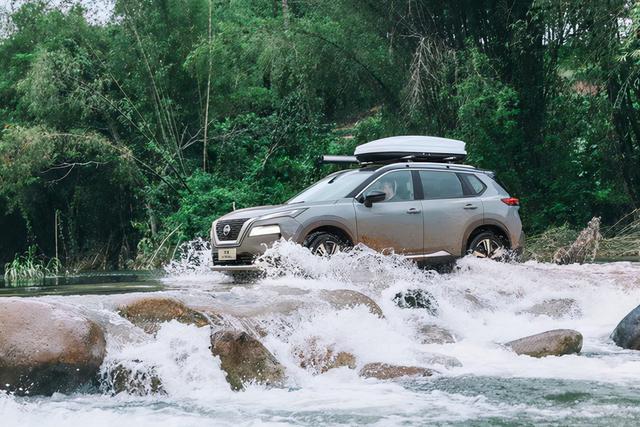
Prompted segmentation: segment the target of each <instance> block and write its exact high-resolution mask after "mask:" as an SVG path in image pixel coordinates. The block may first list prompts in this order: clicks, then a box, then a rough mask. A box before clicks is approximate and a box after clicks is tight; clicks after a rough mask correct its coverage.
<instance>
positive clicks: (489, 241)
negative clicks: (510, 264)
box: [467, 231, 508, 261]
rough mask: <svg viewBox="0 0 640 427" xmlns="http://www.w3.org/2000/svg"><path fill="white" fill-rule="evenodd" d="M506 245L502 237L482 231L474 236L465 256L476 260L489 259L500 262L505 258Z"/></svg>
mask: <svg viewBox="0 0 640 427" xmlns="http://www.w3.org/2000/svg"><path fill="white" fill-rule="evenodd" d="M507 249H508V247H507V245H506V244H505V241H504V239H503V238H502V237H500V236H498V235H496V234H494V233H492V232H491V231H483V232H482V233H480V234H478V235H477V236H475V237H474V238H473V239H472V240H471V242H470V243H469V247H468V249H467V254H470V255H473V256H475V257H476V258H489V259H492V260H495V261H502V260H504V259H506V257H507V253H506V252H507Z"/></svg>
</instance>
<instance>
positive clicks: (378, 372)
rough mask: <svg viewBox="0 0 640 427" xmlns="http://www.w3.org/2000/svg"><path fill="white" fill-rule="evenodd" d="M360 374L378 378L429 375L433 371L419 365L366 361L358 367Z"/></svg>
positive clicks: (389, 378) (388, 378)
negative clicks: (360, 367)
mask: <svg viewBox="0 0 640 427" xmlns="http://www.w3.org/2000/svg"><path fill="white" fill-rule="evenodd" d="M359 374H360V376H361V377H364V378H376V379H379V380H392V379H396V378H401V377H430V376H432V375H433V374H434V371H432V370H430V369H427V368H421V367H419V366H402V365H390V364H388V363H367V364H366V365H364V366H363V367H362V369H360V373H359Z"/></svg>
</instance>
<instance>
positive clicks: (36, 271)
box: [4, 246, 62, 287]
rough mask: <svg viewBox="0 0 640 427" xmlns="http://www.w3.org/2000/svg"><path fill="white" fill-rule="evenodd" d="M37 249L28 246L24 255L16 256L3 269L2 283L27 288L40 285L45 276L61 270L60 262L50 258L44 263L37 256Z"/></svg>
mask: <svg viewBox="0 0 640 427" xmlns="http://www.w3.org/2000/svg"><path fill="white" fill-rule="evenodd" d="M37 250H38V249H37V247H36V246H29V248H28V249H27V251H26V252H25V253H24V255H16V257H15V258H14V259H13V261H11V262H9V263H7V264H6V265H5V268H4V281H5V283H6V284H7V285H9V286H14V287H15V286H28V285H33V284H39V283H41V282H42V281H43V280H44V279H45V278H46V277H47V276H52V275H56V274H58V273H59V272H60V270H61V269H62V265H61V263H60V260H59V259H57V258H51V259H50V260H49V261H47V262H45V261H44V260H43V259H42V258H39V257H38V256H37Z"/></svg>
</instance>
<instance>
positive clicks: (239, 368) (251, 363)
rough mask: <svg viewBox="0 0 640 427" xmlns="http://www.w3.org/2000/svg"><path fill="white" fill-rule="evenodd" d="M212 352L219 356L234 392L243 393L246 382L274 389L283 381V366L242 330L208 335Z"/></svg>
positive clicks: (222, 331) (223, 331)
mask: <svg viewBox="0 0 640 427" xmlns="http://www.w3.org/2000/svg"><path fill="white" fill-rule="evenodd" d="M211 353H213V355H214V356H218V357H220V362H221V367H222V370H223V371H225V372H226V373H227V382H228V383H229V384H230V385H231V388H232V389H233V390H242V389H243V388H244V383H246V382H256V383H260V384H265V385H272V386H277V385H281V384H282V383H283V381H284V367H283V366H282V365H281V364H280V362H278V361H277V360H276V358H275V357H274V356H273V354H271V352H269V350H267V348H266V347H265V346H264V345H262V343H261V342H260V341H258V340H257V339H255V338H254V337H252V336H251V335H249V334H248V333H246V332H244V331H234V330H221V331H218V332H215V333H214V334H212V335H211Z"/></svg>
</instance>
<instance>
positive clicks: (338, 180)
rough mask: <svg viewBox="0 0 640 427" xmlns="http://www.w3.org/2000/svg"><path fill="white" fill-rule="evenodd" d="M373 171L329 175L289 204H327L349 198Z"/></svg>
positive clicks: (360, 170)
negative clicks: (329, 201)
mask: <svg viewBox="0 0 640 427" xmlns="http://www.w3.org/2000/svg"><path fill="white" fill-rule="evenodd" d="M372 173H373V171H371V170H363V169H359V170H350V171H345V172H339V173H337V174H334V175H329V176H328V177H326V178H324V179H323V180H321V181H318V182H316V183H315V184H313V185H312V186H311V187H309V188H307V189H306V190H304V191H303V192H302V193H300V194H298V195H297V196H296V197H294V198H293V199H291V200H289V201H288V202H287V203H288V204H291V203H302V202H326V201H328V200H337V199H342V198H344V197H347V194H349V193H350V192H352V191H353V190H354V189H355V188H356V187H357V186H358V185H360V184H362V183H363V182H364V180H365V179H367V178H368V177H370V176H371V174H372Z"/></svg>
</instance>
